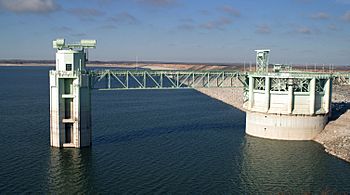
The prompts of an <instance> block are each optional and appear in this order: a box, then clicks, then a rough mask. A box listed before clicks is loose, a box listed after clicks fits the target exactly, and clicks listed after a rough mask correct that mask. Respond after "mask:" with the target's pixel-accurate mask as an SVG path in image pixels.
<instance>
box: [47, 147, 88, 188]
mask: <svg viewBox="0 0 350 195" xmlns="http://www.w3.org/2000/svg"><path fill="white" fill-rule="evenodd" d="M91 158H92V155H91V149H74V148H70V149H68V148H65V149H58V148H51V151H50V160H49V169H48V179H47V181H48V190H49V192H55V193H68V194H75V193H86V192H89V191H90V192H91V189H90V187H91V186H92V185H91V177H90V175H91V172H92V170H91Z"/></svg>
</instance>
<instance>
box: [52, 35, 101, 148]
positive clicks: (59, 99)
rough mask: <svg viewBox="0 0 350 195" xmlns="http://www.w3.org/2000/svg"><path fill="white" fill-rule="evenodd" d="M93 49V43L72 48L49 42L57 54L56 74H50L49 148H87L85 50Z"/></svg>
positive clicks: (88, 107) (88, 103) (62, 42)
mask: <svg viewBox="0 0 350 195" xmlns="http://www.w3.org/2000/svg"><path fill="white" fill-rule="evenodd" d="M95 45H96V41H95V40H82V41H81V42H80V43H76V44H66V43H65V40H64V39H57V40H55V41H53V47H54V48H57V53H56V70H51V71H50V143H51V146H54V147H59V148H62V147H74V148H81V147H87V146H90V145H91V90H90V76H89V73H88V72H87V70H86V69H85V61H87V56H86V53H85V49H86V48H95Z"/></svg>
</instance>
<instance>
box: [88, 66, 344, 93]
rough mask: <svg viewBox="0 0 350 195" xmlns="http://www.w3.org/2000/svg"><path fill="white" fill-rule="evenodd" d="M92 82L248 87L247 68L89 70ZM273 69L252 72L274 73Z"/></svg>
mask: <svg viewBox="0 0 350 195" xmlns="http://www.w3.org/2000/svg"><path fill="white" fill-rule="evenodd" d="M89 74H90V76H91V78H92V79H91V86H92V88H93V89H98V90H126V89H179V88H183V89H186V88H242V87H244V88H245V87H248V77H247V76H248V72H241V71H234V70H210V71H206V70H118V69H116V70H112V69H101V70H90V71H89ZM270 74H271V73H268V74H266V73H262V74H260V73H252V75H253V76H271V75H270ZM274 75H275V76H277V77H291V76H292V77H295V78H296V77H304V78H308V77H317V78H323V77H333V79H334V80H335V81H336V82H338V83H340V84H350V73H349V72H335V73H329V72H328V73H327V72H325V73H319V72H287V73H277V74H276V73H275V74H274Z"/></svg>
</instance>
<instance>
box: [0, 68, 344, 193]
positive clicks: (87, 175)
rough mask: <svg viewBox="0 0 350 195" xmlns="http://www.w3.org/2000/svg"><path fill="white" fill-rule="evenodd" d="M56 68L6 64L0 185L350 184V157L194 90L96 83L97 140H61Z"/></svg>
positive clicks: (239, 189) (0, 87) (190, 188)
mask: <svg viewBox="0 0 350 195" xmlns="http://www.w3.org/2000/svg"><path fill="white" fill-rule="evenodd" d="M49 69H50V68H45V67H44V68H42V67H0V194H3V193H16V192H39V193H70V194H71V193H76V192H81V193H88V192H90V193H110V192H118V193H144V194H150V193H152V194H153V193H181V194H184V193H186V194H200V193H204V194H214V193H221V194H229V193H231V194H237V193H239V194H242V193H249V194H251V193H253V194H255V193H258V192H261V193H278V192H286V193H288V192H291V193H304V192H315V193H320V192H327V191H332V192H350V164H347V163H345V162H343V161H341V160H338V159H336V158H335V157H332V156H329V155H328V154H326V153H325V152H323V150H322V147H321V146H320V145H318V144H316V143H314V142H306V141H305V142H295V141H272V140H265V139H259V138H253V137H249V136H246V135H245V133H244V122H245V121H244V120H245V114H244V113H242V112H240V111H238V110H236V109H234V108H232V107H230V106H228V105H226V104H224V103H221V102H219V101H217V100H214V99H211V98H209V97H207V96H205V95H202V94H200V93H198V92H196V91H194V90H154V91H151V90H149V91H140V90H138V91H114V92H108V91H107V92H106V91H104V92H100V91H94V92H93V96H92V97H93V98H92V105H93V112H92V116H93V121H92V122H93V146H92V147H91V148H87V149H80V150H79V149H56V148H51V147H50V146H49V89H48V86H49V85H48V70H49Z"/></svg>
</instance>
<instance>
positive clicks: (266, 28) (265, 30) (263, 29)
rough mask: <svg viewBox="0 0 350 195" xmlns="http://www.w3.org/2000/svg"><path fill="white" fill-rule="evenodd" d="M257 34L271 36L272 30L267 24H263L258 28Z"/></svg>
mask: <svg viewBox="0 0 350 195" xmlns="http://www.w3.org/2000/svg"><path fill="white" fill-rule="evenodd" d="M255 32H256V33H259V34H269V33H271V28H270V26H268V25H266V24H261V25H258V26H257V27H256V31H255Z"/></svg>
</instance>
